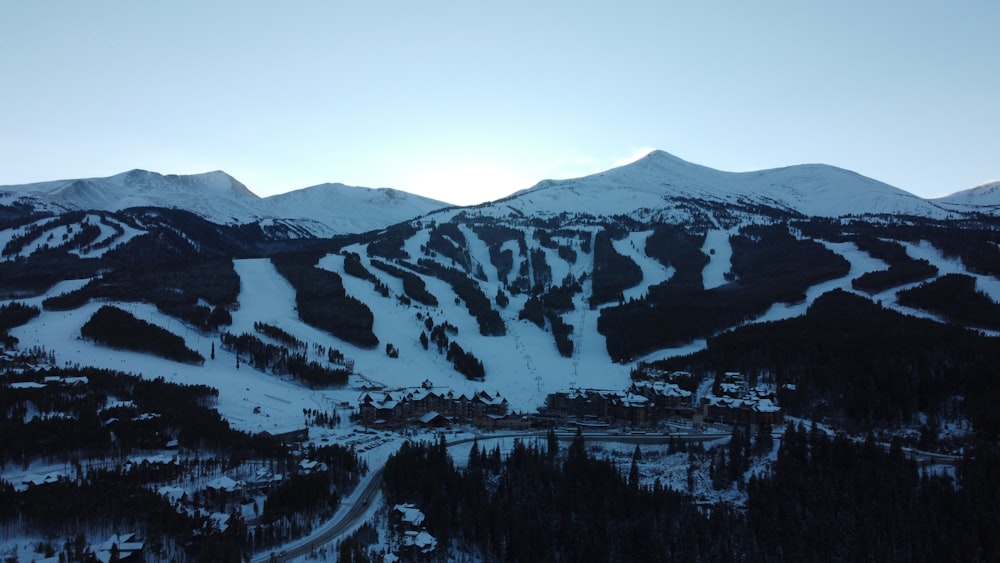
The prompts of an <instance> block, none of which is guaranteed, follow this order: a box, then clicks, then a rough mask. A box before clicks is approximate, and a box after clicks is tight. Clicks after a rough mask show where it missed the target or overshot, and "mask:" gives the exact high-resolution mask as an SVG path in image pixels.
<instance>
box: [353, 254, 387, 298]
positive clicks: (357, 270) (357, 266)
mask: <svg viewBox="0 0 1000 563" xmlns="http://www.w3.org/2000/svg"><path fill="white" fill-rule="evenodd" d="M343 255H344V273H345V274H347V275H349V276H354V277H356V278H358V279H362V280H365V281H368V282H371V284H372V285H373V286H375V291H377V292H378V293H379V295H381V296H382V297H389V287H388V286H387V285H385V284H384V283H382V280H380V279H378V278H377V277H375V274H373V273H371V272H369V271H368V268H365V265H364V264H362V263H361V255H359V254H358V253H356V252H344V253H343Z"/></svg>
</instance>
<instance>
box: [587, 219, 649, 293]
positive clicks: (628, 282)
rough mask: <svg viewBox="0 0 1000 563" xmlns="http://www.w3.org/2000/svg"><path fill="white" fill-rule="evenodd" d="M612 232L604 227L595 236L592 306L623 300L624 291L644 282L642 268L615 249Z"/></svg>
mask: <svg viewBox="0 0 1000 563" xmlns="http://www.w3.org/2000/svg"><path fill="white" fill-rule="evenodd" d="M612 240H613V239H612V233H611V232H609V230H608V229H603V230H601V231H600V232H598V233H597V236H595V237H594V272H593V274H592V275H591V288H592V289H591V295H590V306H591V307H596V306H598V305H602V304H604V303H611V302H614V301H619V302H620V301H622V299H623V298H622V292H623V291H625V290H626V289H629V288H632V287H635V286H637V285H639V283H641V282H642V269H641V268H639V265H638V264H636V263H635V261H634V260H632V259H631V258H629V257H628V256H623V255H621V254H619V253H618V251H617V250H615V247H614V245H613V244H612Z"/></svg>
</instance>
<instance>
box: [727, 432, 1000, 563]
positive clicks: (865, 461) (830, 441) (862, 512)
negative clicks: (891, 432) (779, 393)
mask: <svg viewBox="0 0 1000 563" xmlns="http://www.w3.org/2000/svg"><path fill="white" fill-rule="evenodd" d="M970 455H971V456H974V457H970V458H968V459H967V460H966V461H965V462H964V464H963V466H962V467H961V469H960V477H959V479H958V481H957V482H956V481H953V480H952V479H951V478H950V477H947V476H937V475H928V474H921V473H919V472H918V471H917V468H916V465H915V463H914V462H912V461H910V460H908V459H906V457H904V455H903V451H902V449H901V448H900V446H899V444H898V442H896V443H894V444H893V445H892V446H891V448H890V449H889V451H888V452H887V451H885V449H884V448H883V447H881V446H879V445H877V444H875V443H874V442H873V440H871V439H870V438H869V440H868V441H866V442H864V443H855V442H852V441H850V440H849V439H847V438H845V437H843V436H836V437H833V438H831V437H829V436H827V435H826V434H825V433H822V432H818V431H815V430H812V431H807V430H805V429H804V428H802V427H801V426H800V427H797V428H796V427H794V426H791V425H789V426H788V428H787V429H786V430H785V433H784V435H783V437H782V442H781V448H780V449H779V451H778V459H777V461H776V462H775V464H774V467H773V470H772V471H773V472H772V474H771V475H770V476H762V477H760V478H757V477H754V478H751V480H750V482H749V483H748V485H747V491H748V496H749V504H748V507H747V525H748V528H749V531H750V533H751V534H752V536H753V537H754V538H755V540H756V543H757V545H758V546H759V549H760V551H761V553H762V556H763V557H762V558H761V560H789V561H846V560H859V559H864V560H874V561H993V560H996V559H997V558H998V557H1000V542H998V541H997V538H996V536H995V534H992V533H989V532H986V531H987V530H991V529H996V526H998V525H1000V509H998V505H997V504H995V502H996V501H997V500H998V495H1000V493H998V492H1000V479H998V477H997V474H996V471H994V470H989V469H986V468H988V467H991V466H992V467H994V468H995V467H996V465H993V464H995V463H996V462H997V461H998V458H997V447H996V444H995V443H990V444H988V445H987V444H981V445H980V446H979V447H977V448H975V449H974V450H972V451H970ZM984 470H985V471H984Z"/></svg>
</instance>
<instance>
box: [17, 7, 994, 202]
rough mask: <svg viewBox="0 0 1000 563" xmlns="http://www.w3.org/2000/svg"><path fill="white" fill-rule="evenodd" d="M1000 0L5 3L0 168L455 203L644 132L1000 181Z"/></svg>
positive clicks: (761, 157) (922, 184)
mask: <svg viewBox="0 0 1000 563" xmlns="http://www.w3.org/2000/svg"><path fill="white" fill-rule="evenodd" d="M998 30H1000V2H998V1H997V0H951V1H946V0H940V1H925V0H877V1H872V0H864V1H856V0H838V1H836V2H832V1H818V0H757V1H753V2H749V1H745V0H732V1H729V0H726V1H724V0H699V1H697V2H693V1H690V0H687V1H682V2H681V1H672V0H659V1H629V0H619V1H615V2H611V1H608V0H602V1H598V2H593V1H588V0H572V1H561V0H560V1H546V0H531V1H520V0H504V1H503V2H489V1H477V0H464V1H454V2H453V1H436V0H423V1H419V2H416V1H410V0H407V1H392V0H386V1H379V0H371V1H352V2H341V1H335V0H325V1H307V0H299V1H288V2H275V1H257V0H238V1H230V2H221V1H212V0H197V1H188V0H171V1H169V2H166V1H164V2H152V1H141V2H137V1H132V0H130V1H102V0H92V1H69V0H66V1H52V0H31V1H19V0H0V184H18V183H26V182H32V181H41V180H54V179H61V178H80V177H94V176H109V175H112V174H116V173H118V172H122V171H125V170H129V169H132V168H144V169H148V170H154V171H157V172H161V173H176V174H186V173H195V172H205V171H209V170H219V169H221V170H225V171H226V172H228V173H230V174H232V175H233V176H234V177H236V178H237V179H238V180H240V181H241V182H243V183H244V184H246V185H247V187H249V188H250V189H251V190H253V191H254V192H255V193H257V194H259V195H262V196H265V195H271V194H274V193H279V192H285V191H289V190H293V189H299V188H304V187H307V186H312V185H316V184H320V183H323V182H342V183H345V184H350V185H358V186H367V187H384V186H388V187H393V188H398V189H402V190H407V191H411V192H415V193H419V194H421V195H426V196H429V197H434V198H437V199H441V200H444V201H448V202H450V203H458V204H471V203H479V202H482V201H487V200H492V199H496V198H499V197H502V196H504V195H507V194H510V193H512V192H514V191H516V190H519V189H523V188H527V187H530V186H531V185H533V184H535V183H536V182H538V181H539V180H542V179H545V178H568V177H576V176H582V175H585V174H589V173H592V172H596V171H599V170H603V169H607V168H610V167H611V166H614V165H615V164H620V163H623V162H627V161H628V159H630V158H634V157H636V156H637V155H639V154H642V153H644V152H645V151H648V150H649V149H651V148H657V149H662V150H665V151H667V152H670V153H672V154H675V155H677V156H679V157H681V158H684V159H686V160H689V161H692V162H696V163H699V164H704V165H706V166H711V167H713V168H719V169H722V170H731V171H745V170H757V169H762V168H772V167H778V166H786V165H791V164H800V163H808V162H823V163H827V164H832V165H835V166H840V167H843V168H847V169H851V170H854V171H857V172H859V173H861V174H864V175H867V176H871V177H873V178H876V179H878V180H881V181H884V182H887V183H889V184H892V185H894V186H897V187H899V188H902V189H905V190H907V191H910V192H913V193H915V194H917V195H920V196H923V197H938V196H942V195H946V194H948V193H952V192H955V191H958V190H963V189H967V188H971V187H974V186H976V185H978V184H981V183H983V182H986V181H991V180H996V179H1000V31H998Z"/></svg>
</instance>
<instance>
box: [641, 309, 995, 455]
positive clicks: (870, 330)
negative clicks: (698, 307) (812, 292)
mask: <svg viewBox="0 0 1000 563" xmlns="http://www.w3.org/2000/svg"><path fill="white" fill-rule="evenodd" d="M998 362H1000V339H998V338H991V337H986V336H982V335H979V334H976V333H974V332H970V331H968V330H965V329H963V328H960V327H955V326H949V325H942V324H940V323H936V322H934V321H930V320H927V319H918V318H914V317H908V316H904V315H901V314H899V313H897V312H894V311H891V310H888V309H884V308H882V307H880V306H878V305H876V304H875V303H873V302H871V301H869V300H867V299H865V298H863V297H859V296H857V295H853V294H850V293H847V292H842V291H835V292H831V293H828V294H827V295H824V296H823V297H821V298H819V299H817V300H816V302H815V303H813V305H812V307H810V308H809V310H808V313H807V314H806V315H805V316H804V317H801V318H796V319H789V320H785V321H779V322H770V323H763V324H758V325H751V326H747V327H744V328H741V329H737V330H734V331H731V332H728V333H725V334H720V335H718V336H716V337H713V338H711V339H709V342H708V349H707V350H705V351H704V352H699V353H696V354H693V355H691V356H687V357H682V358H672V359H669V360H664V361H663V362H661V363H660V364H659V365H661V366H662V367H663V368H665V369H686V370H691V371H696V372H699V373H715V374H721V373H723V372H725V371H730V370H735V371H741V372H743V373H747V374H755V375H756V376H759V377H767V378H772V379H773V380H774V381H775V382H776V383H777V384H778V387H779V399H780V401H781V404H782V406H783V407H784V408H786V409H787V410H788V412H789V413H790V414H795V415H797V416H803V417H808V418H813V419H820V420H823V419H830V420H834V421H837V422H838V423H840V424H841V425H842V426H846V427H847V428H850V429H854V430H864V429H870V428H872V427H874V426H878V427H881V426H886V425H888V426H898V425H900V424H909V423H912V422H913V421H914V420H915V418H916V416H917V414H918V413H921V412H922V413H926V414H929V415H932V416H935V417H942V418H954V417H961V416H967V417H968V418H970V419H971V420H972V421H973V423H974V424H975V426H976V428H977V429H979V430H980V431H982V432H984V433H986V434H987V435H990V436H996V435H998V434H1000V416H998V413H997V410H996V409H995V408H994V406H995V405H996V401H997V400H1000V394H998V391H997V389H996V385H995V368H994V366H996V365H997V364H998Z"/></svg>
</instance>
